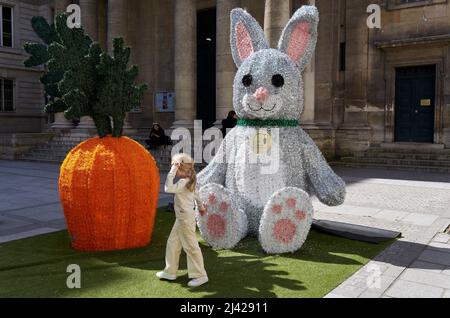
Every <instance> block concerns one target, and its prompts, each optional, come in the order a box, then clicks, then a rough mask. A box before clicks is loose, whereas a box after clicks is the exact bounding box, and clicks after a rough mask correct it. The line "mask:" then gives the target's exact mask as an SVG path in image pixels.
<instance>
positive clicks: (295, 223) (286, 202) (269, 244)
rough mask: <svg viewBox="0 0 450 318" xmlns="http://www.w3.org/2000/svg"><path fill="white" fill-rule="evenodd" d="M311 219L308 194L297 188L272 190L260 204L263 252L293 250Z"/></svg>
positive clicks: (306, 232)
mask: <svg viewBox="0 0 450 318" xmlns="http://www.w3.org/2000/svg"><path fill="white" fill-rule="evenodd" d="M312 221H313V206H312V203H311V199H310V198H309V195H308V194H307V193H306V192H305V191H303V190H301V189H298V188H292V187H288V188H283V189H281V190H279V191H277V192H275V193H274V194H273V195H272V197H271V198H270V200H269V202H268V203H267V204H266V207H265V208H264V212H263V215H262V218H261V224H260V227H259V242H260V243H261V246H262V248H263V249H264V251H266V252H267V253H271V254H277V253H287V252H295V251H297V250H298V249H300V247H301V246H302V245H303V243H304V242H305V240H306V237H307V235H308V233H309V230H310V228H311V223H312Z"/></svg>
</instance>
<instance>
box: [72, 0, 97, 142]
mask: <svg viewBox="0 0 450 318" xmlns="http://www.w3.org/2000/svg"><path fill="white" fill-rule="evenodd" d="M80 8H81V25H82V26H83V28H84V30H85V31H86V33H87V34H88V35H89V36H90V37H91V38H92V39H93V40H94V41H96V40H97V39H98V25H97V1H96V0H80ZM77 132H79V133H85V134H95V133H96V132H97V129H96V128H95V123H94V121H93V120H92V118H91V117H89V116H83V117H81V118H80V123H79V124H78V126H77Z"/></svg>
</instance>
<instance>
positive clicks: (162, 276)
mask: <svg viewBox="0 0 450 318" xmlns="http://www.w3.org/2000/svg"><path fill="white" fill-rule="evenodd" d="M156 277H158V278H159V279H165V280H175V279H177V276H175V275H170V274H167V273H166V272H157V273H156Z"/></svg>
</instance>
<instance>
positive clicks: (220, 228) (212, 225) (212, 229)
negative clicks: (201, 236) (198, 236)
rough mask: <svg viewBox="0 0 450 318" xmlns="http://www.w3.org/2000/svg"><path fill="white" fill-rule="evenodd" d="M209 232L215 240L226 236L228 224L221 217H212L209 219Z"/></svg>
mask: <svg viewBox="0 0 450 318" xmlns="http://www.w3.org/2000/svg"><path fill="white" fill-rule="evenodd" d="M207 226H208V232H209V233H210V234H211V236H213V237H215V238H220V237H222V236H224V234H225V229H226V222H225V219H224V218H223V217H221V216H220V215H217V214H214V215H211V216H210V217H209V219H208V224H207Z"/></svg>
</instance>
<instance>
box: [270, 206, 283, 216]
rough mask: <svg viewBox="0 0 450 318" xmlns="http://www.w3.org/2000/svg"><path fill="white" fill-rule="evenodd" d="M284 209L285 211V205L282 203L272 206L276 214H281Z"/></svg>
mask: <svg viewBox="0 0 450 318" xmlns="http://www.w3.org/2000/svg"><path fill="white" fill-rule="evenodd" d="M282 211H283V206H282V205H280V204H275V205H274V206H273V207H272V212H273V213H275V214H280V213H281V212H282Z"/></svg>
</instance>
